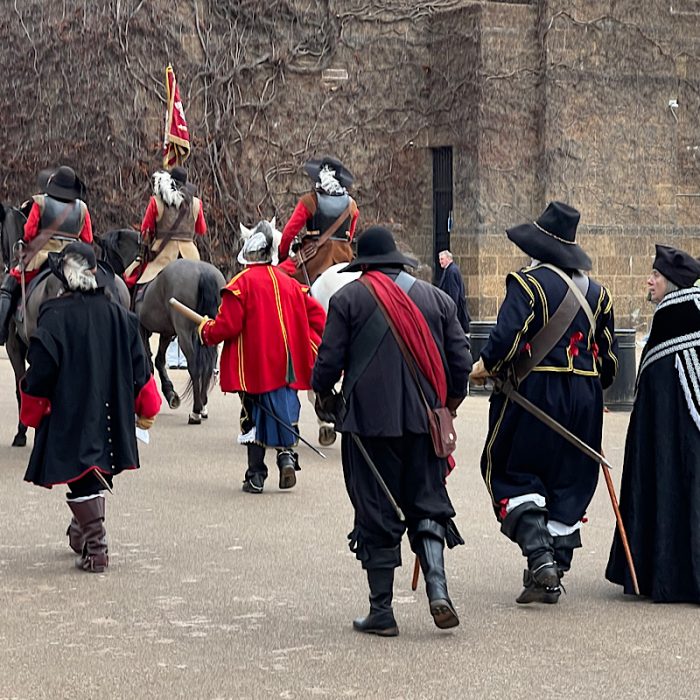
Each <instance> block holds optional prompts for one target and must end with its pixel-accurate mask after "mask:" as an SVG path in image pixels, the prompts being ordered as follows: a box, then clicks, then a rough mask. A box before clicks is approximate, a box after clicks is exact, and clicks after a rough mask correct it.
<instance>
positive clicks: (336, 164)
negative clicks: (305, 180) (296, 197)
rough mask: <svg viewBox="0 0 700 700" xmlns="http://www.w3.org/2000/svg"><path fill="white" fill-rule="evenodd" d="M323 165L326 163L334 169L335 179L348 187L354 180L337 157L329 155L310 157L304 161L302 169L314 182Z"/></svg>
mask: <svg viewBox="0 0 700 700" xmlns="http://www.w3.org/2000/svg"><path fill="white" fill-rule="evenodd" d="M324 165H327V166H328V167H329V168H330V169H331V170H334V171H335V179H336V180H337V181H338V182H339V183H340V184H341V185H342V186H343V187H350V185H352V181H353V180H354V178H353V176H352V173H351V172H350V171H349V170H348V169H347V168H346V167H345V166H344V165H343V164H342V163H341V162H340V161H339V160H338V159H337V158H333V157H331V156H322V157H321V158H312V159H311V160H307V161H306V163H304V171H305V172H306V174H307V175H308V176H309V177H310V178H311V179H312V180H313V181H314V182H316V181H317V180H318V174H319V173H320V172H321V169H322V168H323V166H324Z"/></svg>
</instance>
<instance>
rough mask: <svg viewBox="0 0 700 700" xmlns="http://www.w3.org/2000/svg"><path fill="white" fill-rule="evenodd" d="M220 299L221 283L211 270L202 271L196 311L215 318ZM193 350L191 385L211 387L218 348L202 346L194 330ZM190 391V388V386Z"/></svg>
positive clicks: (198, 286)
mask: <svg viewBox="0 0 700 700" xmlns="http://www.w3.org/2000/svg"><path fill="white" fill-rule="evenodd" d="M220 298H221V293H220V290H219V282H218V281H217V279H216V277H215V276H214V275H213V274H211V271H210V270H202V272H200V274H199V281H198V283H197V306H196V307H195V310H196V311H197V313H198V314H200V315H201V316H209V318H214V317H215V316H216V312H217V311H218V309H219V301H220ZM192 348H193V350H194V352H193V355H194V362H193V363H192V365H193V366H192V367H188V369H189V374H190V383H191V382H193V381H196V382H204V383H205V384H207V385H210V384H211V381H212V378H213V376H214V368H215V367H216V346H215V345H214V346H210V347H207V346H205V345H202V343H201V341H200V340H199V334H198V333H197V330H196V329H194V330H193V331H192ZM202 388H204V385H202ZM189 389H190V387H189V386H188V390H189ZM187 393H188V391H187V390H186V391H185V394H187Z"/></svg>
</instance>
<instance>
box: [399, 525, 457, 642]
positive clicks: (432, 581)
mask: <svg viewBox="0 0 700 700" xmlns="http://www.w3.org/2000/svg"><path fill="white" fill-rule="evenodd" d="M411 530H412V532H411V533H410V540H411V547H412V549H413V551H414V552H415V553H416V554H417V555H418V559H419V561H420V567H421V570H422V571H423V577H424V578H425V591H426V593H427V594H428V601H429V603H430V614H431V615H432V616H433V621H434V622H435V624H436V626H437V627H439V628H440V629H449V628H451V627H457V625H458V624H459V617H457V611H456V610H455V609H454V606H453V605H452V601H451V600H450V596H449V594H448V592H447V577H446V575H445V556H444V550H445V534H446V531H445V528H444V526H442V525H440V523H437V522H435V521H434V520H429V519H427V518H426V519H424V520H419V521H418V523H417V524H416V527H415V531H413V528H411Z"/></svg>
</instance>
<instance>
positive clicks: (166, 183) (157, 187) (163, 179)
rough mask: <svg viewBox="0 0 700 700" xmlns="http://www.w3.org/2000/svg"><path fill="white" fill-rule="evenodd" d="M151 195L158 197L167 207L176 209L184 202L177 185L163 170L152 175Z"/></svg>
mask: <svg viewBox="0 0 700 700" xmlns="http://www.w3.org/2000/svg"><path fill="white" fill-rule="evenodd" d="M153 194H155V195H156V196H158V197H160V198H161V199H162V200H163V201H164V202H165V203H166V204H167V205H168V206H169V207H175V208H176V209H179V208H180V205H181V204H182V203H183V202H184V201H185V196H184V195H183V193H182V192H181V191H180V187H179V185H178V183H177V182H176V181H175V180H174V179H173V178H172V176H171V175H170V173H168V172H165V171H164V170H159V171H158V172H155V173H153Z"/></svg>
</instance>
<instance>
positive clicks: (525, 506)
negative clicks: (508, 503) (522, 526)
mask: <svg viewBox="0 0 700 700" xmlns="http://www.w3.org/2000/svg"><path fill="white" fill-rule="evenodd" d="M525 513H543V514H544V516H545V520H546V518H547V514H548V512H547V509H546V508H540V506H538V505H537V504H536V503H535V502H534V501H528V502H527V503H521V504H520V505H519V506H516V507H515V508H513V510H511V511H510V513H508V515H506V517H505V518H503V521H502V522H501V532H502V533H503V534H504V535H505V536H506V537H508V538H509V539H511V540H513V542H515V541H516V539H515V533H516V531H517V529H518V523H519V522H520V518H522V516H523V515H525Z"/></svg>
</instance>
